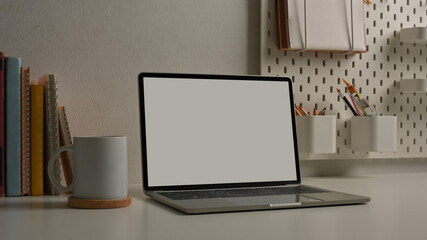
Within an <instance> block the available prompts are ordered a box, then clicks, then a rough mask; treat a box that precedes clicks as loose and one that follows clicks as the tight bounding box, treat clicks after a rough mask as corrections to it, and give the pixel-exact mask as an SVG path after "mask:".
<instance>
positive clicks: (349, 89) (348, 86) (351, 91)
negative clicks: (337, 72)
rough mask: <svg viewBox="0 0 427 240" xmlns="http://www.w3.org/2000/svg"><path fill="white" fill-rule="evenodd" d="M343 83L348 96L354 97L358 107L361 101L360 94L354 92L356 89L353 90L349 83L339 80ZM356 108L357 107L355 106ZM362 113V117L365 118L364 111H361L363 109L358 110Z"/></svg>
mask: <svg viewBox="0 0 427 240" xmlns="http://www.w3.org/2000/svg"><path fill="white" fill-rule="evenodd" d="M341 79H342V80H343V81H344V83H345V84H346V85H347V89H348V91H349V92H350V95H351V96H353V97H354V101H356V103H357V104H359V105H360V103H359V100H362V98H361V97H360V94H359V93H358V92H357V91H356V89H355V88H354V86H353V85H351V84H350V83H348V82H347V81H346V80H344V78H341ZM356 107H357V106H356ZM360 110H361V111H362V113H363V115H365V116H366V112H365V110H363V108H361V109H360Z"/></svg>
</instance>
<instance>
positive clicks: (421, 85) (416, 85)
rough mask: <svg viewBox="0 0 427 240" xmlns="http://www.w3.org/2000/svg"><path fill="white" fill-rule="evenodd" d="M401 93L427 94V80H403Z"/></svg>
mask: <svg viewBox="0 0 427 240" xmlns="http://www.w3.org/2000/svg"><path fill="white" fill-rule="evenodd" d="M399 85H400V86H399V89H400V91H401V92H427V79H401V80H400V83H399Z"/></svg>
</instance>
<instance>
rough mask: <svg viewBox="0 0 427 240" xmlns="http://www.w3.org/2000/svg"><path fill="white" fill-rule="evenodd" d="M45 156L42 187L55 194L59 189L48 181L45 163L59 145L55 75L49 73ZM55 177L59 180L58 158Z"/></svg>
mask: <svg viewBox="0 0 427 240" xmlns="http://www.w3.org/2000/svg"><path fill="white" fill-rule="evenodd" d="M45 104H46V105H45V106H46V125H45V126H46V140H47V141H46V145H47V146H46V148H45V149H46V150H47V152H46V157H45V158H44V187H45V189H44V190H45V193H46V194H51V195H56V194H59V191H58V190H57V189H55V188H54V187H53V185H52V184H51V183H50V180H49V177H48V175H47V164H48V162H49V159H50V157H51V156H52V155H53V153H54V152H55V150H56V149H57V148H58V147H59V131H58V102H57V89H56V80H55V75H53V74H49V75H48V79H47V81H46V100H45ZM54 169H55V178H56V179H57V181H58V182H61V170H60V163H59V161H58V159H55V163H54Z"/></svg>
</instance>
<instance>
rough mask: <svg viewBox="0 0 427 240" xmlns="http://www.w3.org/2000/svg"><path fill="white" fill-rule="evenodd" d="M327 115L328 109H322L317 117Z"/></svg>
mask: <svg viewBox="0 0 427 240" xmlns="http://www.w3.org/2000/svg"><path fill="white" fill-rule="evenodd" d="M325 113H326V107H325V108H323V109H322V111H320V112H319V113H318V114H317V115H325Z"/></svg>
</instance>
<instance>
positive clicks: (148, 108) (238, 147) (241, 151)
mask: <svg viewBox="0 0 427 240" xmlns="http://www.w3.org/2000/svg"><path fill="white" fill-rule="evenodd" d="M139 84H140V102H141V103H140V104H141V120H142V121H141V124H142V125H141V130H142V131H141V132H142V136H141V139H142V145H143V146H142V148H143V149H142V152H143V168H144V169H143V171H144V184H145V186H146V187H148V188H152V187H154V188H156V187H164V186H169V187H173V186H203V185H223V184H233V185H236V184H245V183H246V184H247V183H261V185H262V183H272V182H282V183H283V182H286V183H289V182H299V171H298V155H297V154H298V153H297V151H296V150H295V149H297V148H296V139H294V136H295V132H294V129H293V125H294V119H293V117H292V116H293V114H294V112H293V101H292V85H291V81H290V80H289V79H288V78H273V77H269V78H265V77H254V76H252V77H248V76H215V75H179V74H144V73H143V74H141V75H140V82H139Z"/></svg>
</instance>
